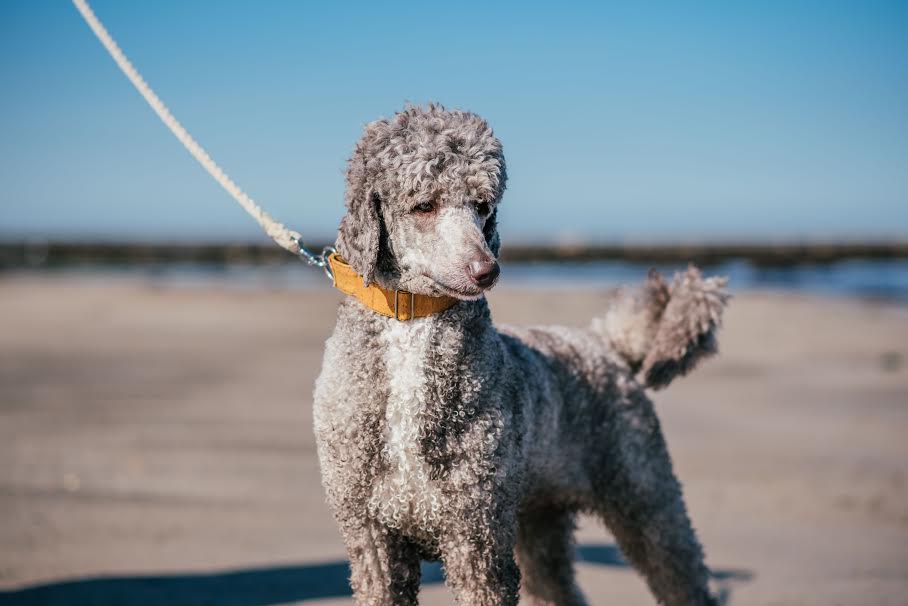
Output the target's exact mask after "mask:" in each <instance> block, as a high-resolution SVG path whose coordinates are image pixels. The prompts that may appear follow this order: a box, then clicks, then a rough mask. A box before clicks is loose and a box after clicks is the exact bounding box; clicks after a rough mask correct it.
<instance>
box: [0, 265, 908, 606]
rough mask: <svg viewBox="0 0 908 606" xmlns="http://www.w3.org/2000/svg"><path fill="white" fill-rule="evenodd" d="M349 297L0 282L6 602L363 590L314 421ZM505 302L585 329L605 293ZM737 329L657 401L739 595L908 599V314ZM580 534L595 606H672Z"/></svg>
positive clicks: (735, 313) (770, 322)
mask: <svg viewBox="0 0 908 606" xmlns="http://www.w3.org/2000/svg"><path fill="white" fill-rule="evenodd" d="M338 299H339V296H338V295H336V294H335V293H333V292H330V291H328V290H324V291H308V292H288V291H257V292H252V291H243V290H235V289H228V288H218V287H214V286H210V285H209V286H206V287H204V288H171V287H166V286H162V285H161V284H160V283H155V282H154V281H149V280H131V279H122V278H120V279H111V278H109V277H104V276H94V277H92V276H87V277H85V276H83V277H65V276H63V277H60V276H57V277H54V276H50V277H48V276H47V275H27V274H25V275H23V274H7V275H5V276H4V277H2V278H0V318H2V320H0V462H2V465H0V546H2V547H0V604H30V603H34V604H81V603H86V604H87V603H95V604H112V603H116V604H137V605H138V604H141V605H144V606H148V605H164V604H235V605H237V606H240V605H243V606H251V605H265V604H279V603H280V604H284V603H295V602H309V601H310V600H315V599H320V600H322V602H321V603H323V604H348V603H350V601H349V597H348V590H347V588H346V584H345V581H344V579H345V575H346V567H345V561H344V550H343V546H342V544H341V541H340V538H339V536H338V533H337V531H336V529H335V525H334V522H333V520H332V518H331V515H330V513H329V511H328V509H327V507H326V506H325V503H324V497H323V493H322V488H321V485H320V482H319V475H318V466H317V462H316V458H315V447H314V439H313V435H312V430H311V404H312V399H311V392H312V383H313V379H314V378H315V376H316V374H317V373H318V370H319V365H320V360H321V350H322V345H323V342H324V340H325V338H326V336H327V335H328V334H329V332H330V331H331V328H332V323H333V317H334V316H333V309H334V306H335V305H336V302H337V301H338ZM490 300H491V301H492V305H493V310H494V313H495V316H496V318H497V319H498V320H499V321H507V322H516V323H539V322H561V323H566V324H574V325H583V324H586V323H587V322H588V320H589V318H590V317H591V316H592V315H593V314H594V313H596V312H597V311H599V310H601V309H602V308H603V306H604V305H605V302H606V300H607V294H606V293H605V292H595V291H577V292H576V293H573V296H570V297H565V296H563V295H562V296H559V297H558V298H557V299H554V298H552V297H551V296H549V295H547V294H546V293H545V292H540V291H529V290H522V291H514V290H511V291H509V290H507V289H506V288H501V289H500V290H497V291H496V292H493V293H492V295H491V296H490ZM720 343H721V347H722V353H721V355H720V357H719V358H717V359H715V360H712V361H710V362H709V363H707V364H706V365H705V366H704V367H702V368H701V369H699V370H697V371H696V372H695V373H694V374H693V375H691V376H690V377H688V378H685V379H683V380H681V381H679V382H678V383H676V384H674V385H672V386H671V387H669V388H668V389H667V390H666V391H664V392H657V393H655V394H654V399H655V400H656V403H657V407H658V410H659V413H660V416H661V418H662V421H663V428H664V432H665V434H666V437H667V439H668V442H669V446H670V449H671V452H672V455H673V458H674V461H675V466H676V471H677V473H678V475H679V476H680V478H681V480H682V482H683V484H684V488H685V494H686V498H687V503H688V507H689V510H690V514H691V517H692V518H693V520H694V523H695V525H696V527H697V529H698V532H699V535H700V537H701V539H702V541H703V543H704V545H705V547H706V550H707V557H708V561H709V563H710V565H711V566H712V568H713V569H714V570H715V571H717V573H718V575H719V577H720V578H719V581H718V586H719V589H720V590H721V591H722V593H723V596H724V598H725V600H726V603H728V604H734V605H745V604H753V605H761V606H766V605H782V604H792V605H794V604H798V605H801V604H823V605H829V604H878V605H885V604H906V603H908V486H906V477H908V476H906V474H908V431H906V430H908V309H906V308H904V307H902V308H899V307H894V306H889V305H886V304H883V303H873V302H866V301H865V302H860V301H854V300H830V299H820V298H814V297H808V296H798V295H791V294H778V293H776V294H773V293H746V294H739V295H738V296H737V297H736V299H735V300H734V301H733V303H732V307H731V309H730V310H729V312H728V315H727V321H726V326H725V328H724V330H723V332H722V333H721V338H720ZM578 538H579V544H580V550H579V553H580V556H581V558H582V559H583V561H582V562H581V563H579V564H578V570H579V578H580V582H581V584H582V586H583V587H584V589H585V591H586V593H587V595H588V597H589V598H590V602H591V604H593V605H605V604H652V603H653V600H652V598H651V597H650V596H649V594H648V593H647V591H646V588H645V586H644V585H643V582H642V581H641V579H640V578H639V577H638V576H637V575H636V574H635V573H634V572H633V570H632V569H630V568H629V567H627V566H626V565H625V564H624V563H623V561H622V560H621V558H620V555H619V553H618V552H617V550H616V549H615V548H614V544H613V541H612V539H611V538H610V536H609V535H608V533H607V532H606V531H604V530H603V529H602V528H601V527H600V526H599V525H598V524H597V523H596V522H595V520H587V519H584V520H583V522H582V525H581V530H580V532H579V537H578ZM426 578H427V581H428V583H427V584H426V586H425V589H424V590H423V593H422V603H425V604H448V603H451V597H450V594H449V593H448V591H447V590H446V589H445V588H444V587H443V585H442V584H441V583H440V582H439V581H440V572H439V570H438V568H437V567H427V568H426Z"/></svg>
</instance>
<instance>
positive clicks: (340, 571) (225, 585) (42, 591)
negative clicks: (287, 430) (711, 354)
mask: <svg viewBox="0 0 908 606" xmlns="http://www.w3.org/2000/svg"><path fill="white" fill-rule="evenodd" d="M577 560H578V561H581V562H586V563H590V564H597V565H600V566H615V567H621V568H624V567H627V566H628V564H627V563H626V562H625V561H624V558H623V557H622V556H621V552H620V551H619V550H618V548H617V547H615V546H614V545H606V544H599V545H596V544H593V545H580V546H578V547H577ZM349 575H350V568H349V565H348V564H347V562H346V561H338V562H327V563H323V564H305V565H300V566H276V567H269V568H251V569H247V570H239V571H234V572H222V573H214V574H212V573H201V574H170V575H157V576H154V575H148V576H131V577H114V576H111V577H103V576H102V577H93V578H87V579H76V580H70V581H58V582H54V583H46V584H43V585H34V586H31V587H26V588H23V589H15V590H11V591H0V606H12V605H16V606H32V605H34V606H38V605H40V606H64V605H66V606H70V605H79V606H112V605H116V606H190V605H192V606H202V605H209V604H210V605H212V606H214V605H217V606H271V605H273V604H285V603H288V602H300V601H303V600H311V599H317V598H332V597H344V596H349V595H350V586H349V584H348V582H347V579H348V577H349ZM713 576H714V577H715V578H716V580H717V581H719V583H720V585H722V584H727V582H728V581H730V580H749V579H750V578H751V576H752V575H751V574H750V573H749V572H746V571H734V570H720V571H716V572H714V574H713ZM443 580H444V575H443V573H442V569H441V566H440V565H439V564H438V563H428V562H423V565H422V582H423V584H433V583H441V582H443ZM720 593H724V594H725V595H724V599H723V603H725V602H727V600H728V590H727V589H725V590H723V589H721V587H720Z"/></svg>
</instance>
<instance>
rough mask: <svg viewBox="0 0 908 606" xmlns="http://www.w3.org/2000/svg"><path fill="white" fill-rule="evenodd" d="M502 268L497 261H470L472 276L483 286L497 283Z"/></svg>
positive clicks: (478, 284)
mask: <svg viewBox="0 0 908 606" xmlns="http://www.w3.org/2000/svg"><path fill="white" fill-rule="evenodd" d="M499 273H501V268H500V267H498V263H497V262H496V261H473V262H472V263H470V277H471V278H472V279H473V281H474V282H475V283H476V284H477V286H479V287H481V288H488V287H489V286H491V285H492V284H494V283H495V279H496V278H497V277H498V274H499Z"/></svg>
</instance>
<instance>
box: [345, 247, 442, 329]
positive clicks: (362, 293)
mask: <svg viewBox="0 0 908 606" xmlns="http://www.w3.org/2000/svg"><path fill="white" fill-rule="evenodd" d="M328 264H329V265H331V273H332V274H334V287H335V288H336V289H338V290H339V291H341V292H342V293H346V294H348V295H351V296H353V297H356V298H357V299H359V301H360V303H362V304H363V305H365V306H366V307H368V308H369V309H371V310H372V311H374V312H376V313H380V314H381V315H383V316H388V317H389V318H394V319H395V320H400V321H401V322H405V321H407V320H412V319H413V318H425V317H426V316H432V315H435V314H437V313H441V312H443V311H444V310H446V309H449V308H450V307H452V306H453V305H454V304H455V303H457V299H455V298H454V297H446V296H441V297H430V296H428V295H417V294H414V293H411V292H406V291H404V290H388V289H386V288H382V287H381V286H379V285H378V284H375V283H374V282H373V283H371V284H369V286H363V277H362V276H361V275H359V274H358V273H356V271H355V270H354V269H353V268H352V267H350V266H349V265H347V264H346V263H345V262H344V260H343V259H342V258H341V256H340V255H338V254H337V253H332V254H331V256H329V257H328Z"/></svg>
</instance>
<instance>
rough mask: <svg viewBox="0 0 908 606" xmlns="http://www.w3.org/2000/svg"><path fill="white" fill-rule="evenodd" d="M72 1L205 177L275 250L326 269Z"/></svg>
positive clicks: (79, 2)
mask: <svg viewBox="0 0 908 606" xmlns="http://www.w3.org/2000/svg"><path fill="white" fill-rule="evenodd" d="M72 1H73V4H75V6H76V8H77V9H78V10H79V13H81V15H82V18H83V19H85V22H86V23H88V26H89V27H90V28H91V30H92V31H93V32H94V33H95V36H97V37H98V40H100V41H101V44H103V45H104V48H106V49H107V52H108V53H110V56H111V57H112V58H113V60H114V61H116V63H117V65H118V66H119V67H120V70H122V72H123V73H124V74H125V75H126V77H127V78H129V81H130V82H132V84H133V86H135V87H136V90H138V91H139V93H141V95H142V97H143V98H144V99H145V101H147V102H148V105H150V106H151V109H153V110H154V111H155V113H156V114H158V117H159V118H160V119H161V121H162V122H163V123H164V124H165V126H167V128H169V129H170V132H172V133H173V135H174V136H175V137H176V138H177V139H179V141H180V143H182V144H183V146H184V147H185V148H186V149H187V150H188V151H189V153H190V154H192V157H193V158H195V159H196V160H198V162H199V164H201V165H202V167H203V168H204V169H205V170H207V171H208V174H209V175H211V176H212V177H213V178H214V180H215V181H217V182H218V183H219V184H220V185H221V187H223V188H224V189H225V190H227V193H228V194H230V195H231V196H233V199H234V200H236V201H237V202H238V203H239V205H240V206H242V207H243V209H244V210H245V211H246V212H247V213H249V214H250V215H251V216H252V218H253V219H255V220H256V221H257V222H258V224H259V225H261V227H262V229H263V230H265V233H266V234H268V236H269V237H270V238H271V239H272V240H274V242H275V243H276V244H277V245H278V246H281V247H282V248H285V249H287V250H288V251H290V252H292V253H293V254H298V255H300V256H302V257H303V258H304V259H305V260H306V261H307V262H308V263H309V264H310V265H318V266H319V267H327V265H326V264H325V263H324V260H325V254H324V253H323V254H322V255H321V256H317V255H314V254H313V253H311V252H309V251H308V250H306V248H305V247H304V246H303V242H302V237H301V236H300V234H299V232H296V231H293V230H292V229H289V228H288V227H287V226H285V225H284V224H283V223H281V222H280V221H277V220H276V219H274V218H273V217H272V216H271V215H269V214H268V213H267V212H265V211H264V210H262V208H261V207H260V206H259V205H258V204H256V203H255V202H254V201H253V200H252V198H250V197H249V196H248V195H246V192H244V191H243V190H242V189H240V188H239V186H238V185H237V184H236V183H234V182H233V180H232V179H231V178H230V177H228V176H227V173H225V172H224V171H223V170H222V169H221V167H220V166H218V165H217V163H216V162H215V161H214V160H212V159H211V156H209V155H208V152H206V151H205V149H204V148H203V147H202V146H201V145H199V144H198V142H196V140H195V139H193V138H192V135H190V134H189V132H187V130H186V129H185V128H183V125H182V124H180V123H179V121H178V120H177V119H176V118H175V117H174V116H173V114H171V113H170V110H168V109H167V106H166V105H164V102H163V101H161V99H160V98H159V97H158V96H157V95H156V94H155V92H154V91H153V90H152V89H151V87H150V86H149V85H148V83H147V82H145V80H144V79H143V78H142V75H141V74H140V73H139V71H138V70H137V69H136V68H135V66H134V65H133V64H132V62H130V60H129V59H128V58H127V57H126V55H125V54H124V53H123V51H122V50H120V47H119V46H117V43H116V42H115V41H114V39H113V38H112V37H111V35H110V34H109V33H108V32H107V29H106V28H105V27H104V25H103V24H102V23H101V21H100V20H98V17H97V16H96V15H95V13H94V11H93V10H92V9H91V7H90V6H89V5H88V2H87V1H86V0H72Z"/></svg>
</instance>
